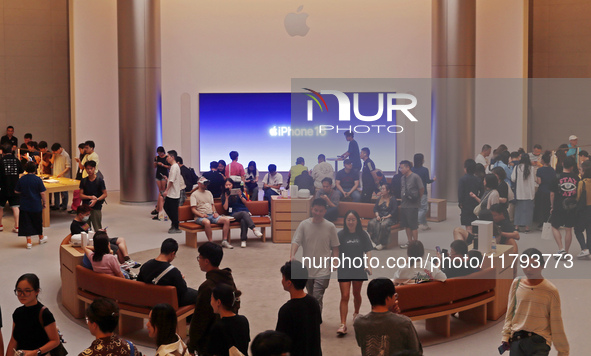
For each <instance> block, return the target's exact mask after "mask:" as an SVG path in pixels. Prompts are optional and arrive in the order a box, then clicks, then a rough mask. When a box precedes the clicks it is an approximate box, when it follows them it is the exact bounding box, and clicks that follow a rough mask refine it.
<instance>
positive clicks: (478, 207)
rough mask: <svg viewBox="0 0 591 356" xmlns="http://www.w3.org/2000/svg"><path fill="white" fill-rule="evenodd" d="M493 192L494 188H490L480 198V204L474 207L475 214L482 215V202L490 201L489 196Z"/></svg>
mask: <svg viewBox="0 0 591 356" xmlns="http://www.w3.org/2000/svg"><path fill="white" fill-rule="evenodd" d="M491 192H492V190H489V191H488V192H487V193H486V194H485V195H484V196H483V197H482V199H481V200H480V204H478V205H476V207H475V208H474V211H473V213H474V215H476V216H478V215H480V211H481V210H482V204H484V203H486V202H487V201H488V196H489V195H490V193H491Z"/></svg>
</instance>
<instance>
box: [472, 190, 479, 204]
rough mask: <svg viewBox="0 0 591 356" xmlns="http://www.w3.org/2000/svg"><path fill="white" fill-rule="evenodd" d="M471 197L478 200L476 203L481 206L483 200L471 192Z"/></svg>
mask: <svg viewBox="0 0 591 356" xmlns="http://www.w3.org/2000/svg"><path fill="white" fill-rule="evenodd" d="M470 196H471V197H472V198H474V200H476V202H478V204H480V202H481V200H480V198H479V197H478V196H477V195H476V194H474V193H472V192H470Z"/></svg>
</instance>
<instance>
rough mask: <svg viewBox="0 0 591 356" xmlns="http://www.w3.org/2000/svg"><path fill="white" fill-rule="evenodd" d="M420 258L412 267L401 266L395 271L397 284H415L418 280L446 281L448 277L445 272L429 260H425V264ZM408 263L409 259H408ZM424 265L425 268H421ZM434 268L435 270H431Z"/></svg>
mask: <svg viewBox="0 0 591 356" xmlns="http://www.w3.org/2000/svg"><path fill="white" fill-rule="evenodd" d="M420 261H421V260H418V262H417V264H416V265H414V267H413V266H411V267H406V268H400V269H399V270H398V271H396V273H394V283H397V284H414V283H416V282H417V281H427V280H430V281H442V282H443V281H445V280H446V279H447V277H446V275H445V273H443V272H441V270H440V269H439V268H435V267H432V266H431V263H430V262H429V261H428V260H423V261H422V263H424V265H423V266H421V264H420ZM407 265H408V260H407ZM421 267H423V268H421ZM431 270H433V271H431Z"/></svg>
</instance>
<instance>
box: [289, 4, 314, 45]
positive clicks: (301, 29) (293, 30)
mask: <svg viewBox="0 0 591 356" xmlns="http://www.w3.org/2000/svg"><path fill="white" fill-rule="evenodd" d="M303 8H304V5H301V6H300V7H298V11H297V13H295V12H290V13H289V14H287V15H286V16H285V21H284V24H285V30H286V31H287V33H288V34H289V35H290V36H292V37H293V36H302V37H304V36H305V35H307V34H308V31H310V27H308V25H307V24H306V20H307V19H308V14H306V13H300V12H301V11H302V9H303Z"/></svg>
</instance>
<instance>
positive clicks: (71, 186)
mask: <svg viewBox="0 0 591 356" xmlns="http://www.w3.org/2000/svg"><path fill="white" fill-rule="evenodd" d="M49 178H50V179H51V180H57V181H58V182H52V183H49V182H47V181H46V180H44V181H43V184H44V185H45V189H46V191H45V208H44V209H43V227H49V212H50V210H51V209H50V207H49V194H51V193H60V192H73V191H74V190H78V189H80V181H79V180H76V179H70V178H61V177H60V178H57V177H49ZM66 204H67V202H66Z"/></svg>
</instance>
